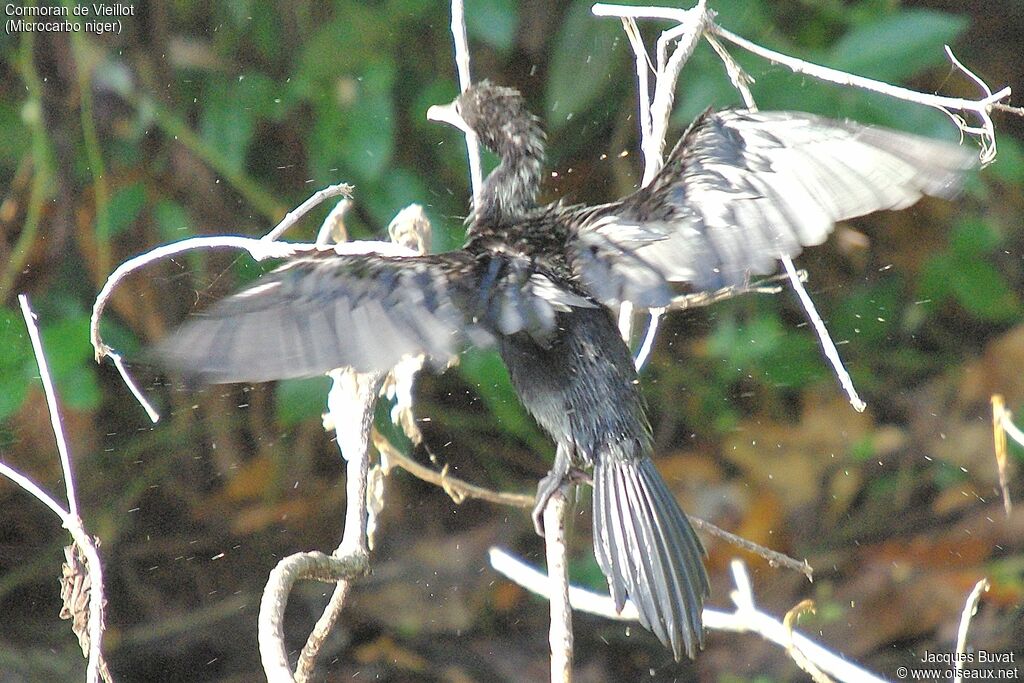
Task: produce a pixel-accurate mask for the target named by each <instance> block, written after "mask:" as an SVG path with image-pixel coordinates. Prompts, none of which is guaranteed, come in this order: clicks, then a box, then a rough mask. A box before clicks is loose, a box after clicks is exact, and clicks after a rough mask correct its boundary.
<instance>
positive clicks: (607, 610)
mask: <svg viewBox="0 0 1024 683" xmlns="http://www.w3.org/2000/svg"><path fill="white" fill-rule="evenodd" d="M488 556H489V558H490V563H491V567H493V568H494V570H495V571H497V572H498V573H500V574H502V575H503V576H505V577H506V578H508V579H509V580H510V581H512V582H514V583H516V584H517V585H519V586H522V587H523V588H525V589H526V590H528V591H530V592H531V593H535V594H537V595H540V596H541V597H544V598H548V597H549V595H550V593H549V589H550V584H549V582H548V577H547V576H546V575H545V574H544V572H542V571H540V570H539V569H537V568H535V567H532V566H530V565H529V564H526V563H525V562H523V561H522V560H520V559H518V558H516V557H515V556H513V555H511V554H510V553H508V552H507V551H505V550H502V549H500V548H491V549H490V550H489V551H488ZM731 567H732V573H733V580H734V581H735V583H736V589H735V590H734V591H732V593H731V594H730V597H731V598H732V601H733V603H734V604H735V605H736V610H735V611H733V612H724V611H721V610H715V609H710V608H705V609H704V614H703V619H704V626H705V627H706V628H708V629H709V630H714V631H728V632H734V633H756V634H757V635H759V636H761V637H762V638H764V639H765V640H767V641H769V642H771V643H774V644H776V645H778V646H779V647H781V648H783V649H785V648H787V647H790V646H791V647H796V648H799V650H800V652H801V653H802V655H803V656H804V657H806V658H807V659H808V660H809V661H811V662H813V663H814V665H815V666H817V667H818V668H819V669H821V671H823V672H825V673H827V674H829V675H831V676H833V677H835V678H836V679H837V680H840V681H850V682H855V683H861V682H864V683H884V682H885V679H882V678H879V677H878V676H876V675H875V674H873V673H871V672H870V671H867V670H866V669H863V668H861V667H859V666H857V665H856V664H854V663H852V662H850V661H849V660H847V659H845V658H844V657H843V656H842V655H839V654H837V653H834V652H832V651H831V650H828V649H827V648H825V647H823V646H821V645H819V644H818V643H816V642H814V641H813V640H811V639H810V638H808V637H807V636H805V635H803V634H802V633H799V632H797V631H793V630H792V629H790V628H787V626H786V625H785V624H784V623H783V622H782V621H781V620H779V619H778V618H776V617H774V616H772V615H770V614H767V613H765V612H762V611H760V610H759V609H758V608H757V605H756V604H755V601H754V591H753V586H752V585H751V582H750V576H749V575H748V574H747V570H746V565H744V564H743V562H742V561H741V560H733V561H732V565H731ZM569 602H570V604H571V605H572V608H573V609H576V610H579V611H581V612H586V613H588V614H595V615H597V616H601V617H606V618H608V619H614V620H616V621H636V620H637V618H638V614H637V611H636V607H634V606H633V603H631V602H630V601H628V600H627V601H626V605H625V607H624V608H623V610H622V612H621V613H618V612H616V611H615V603H614V601H613V600H612V599H611V597H610V596H608V595H601V594H598V593H594V592H592V591H588V590H586V589H583V588H579V587H577V586H570V587H569Z"/></svg>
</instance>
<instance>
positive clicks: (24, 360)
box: [0, 308, 32, 420]
mask: <svg viewBox="0 0 1024 683" xmlns="http://www.w3.org/2000/svg"><path fill="white" fill-rule="evenodd" d="M0 348H2V349H3V353H0V420H3V419H5V418H7V417H9V416H10V415H12V414H13V413H15V412H16V411H17V410H18V408H20V407H21V404H22V402H23V401H24V400H25V392H26V391H27V389H28V383H29V380H30V379H31V367H32V346H31V344H30V343H29V339H28V332H27V331H26V330H25V322H24V320H23V319H22V317H21V313H20V312H19V311H13V310H11V309H8V308H0Z"/></svg>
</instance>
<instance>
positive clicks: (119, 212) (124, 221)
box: [107, 182, 146, 236]
mask: <svg viewBox="0 0 1024 683" xmlns="http://www.w3.org/2000/svg"><path fill="white" fill-rule="evenodd" d="M145 205H146V187H145V186H144V185H143V184H142V183H141V182H139V183H132V184H131V185H127V186H125V187H122V188H120V189H119V190H118V191H117V192H115V193H114V196H112V197H111V198H110V204H109V205H108V208H107V210H108V211H109V216H110V235H111V236H117V235H120V234H121V233H123V232H124V231H125V230H127V229H128V228H129V227H130V226H131V225H132V223H134V222H135V221H136V220H137V219H138V217H139V213H140V212H141V211H142V207H143V206H145Z"/></svg>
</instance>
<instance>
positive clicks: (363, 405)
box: [281, 368, 386, 682]
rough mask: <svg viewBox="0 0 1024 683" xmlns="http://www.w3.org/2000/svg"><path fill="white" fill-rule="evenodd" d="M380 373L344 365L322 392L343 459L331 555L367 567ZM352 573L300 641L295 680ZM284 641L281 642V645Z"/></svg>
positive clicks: (307, 667)
mask: <svg viewBox="0 0 1024 683" xmlns="http://www.w3.org/2000/svg"><path fill="white" fill-rule="evenodd" d="M385 374H386V373H383V372H373V373H358V372H355V371H354V370H351V369H349V368H345V369H341V370H334V371H332V372H331V373H330V375H331V380H332V381H333V383H332V386H331V391H330V393H329V394H328V395H327V410H328V416H327V419H326V420H325V427H327V428H329V429H333V430H334V433H335V435H336V437H337V442H338V448H339V449H340V450H341V456H342V458H344V459H345V462H346V472H345V529H344V531H343V532H342V538H341V544H340V545H339V546H338V548H337V549H336V550H335V551H334V553H333V555H332V557H333V558H334V559H335V560H337V561H338V562H342V563H346V564H359V563H362V564H364V565H365V566H367V567H368V566H369V556H370V547H369V542H368V541H367V533H366V530H367V524H368V521H367V499H366V491H367V479H368V476H369V470H370V430H371V427H372V425H373V412H374V411H373V409H374V406H375V405H376V403H377V395H378V394H379V393H380V388H381V386H382V385H383V384H384V376H385ZM352 578H355V577H353V576H344V577H343V578H342V579H341V580H339V581H338V582H337V585H335V587H334V592H333V593H332V594H331V597H330V599H329V600H328V601H327V605H326V606H325V607H324V611H323V613H322V614H321V616H320V618H319V619H318V620H317V622H316V625H315V626H314V627H313V630H312V631H311V632H310V634H309V637H308V638H307V639H306V644H305V646H304V647H303V648H302V652H301V653H299V659H298V662H297V663H296V666H295V680H296V681H300V682H304V681H308V680H310V679H311V678H312V676H313V671H314V669H315V668H316V659H317V656H318V655H319V654H320V649H321V648H322V647H323V644H324V642H325V641H326V640H327V636H328V635H330V633H331V629H333V628H334V624H335V622H336V621H337V619H338V616H339V615H340V614H341V611H342V609H343V608H344V606H345V599H346V598H347V597H348V593H349V590H350V587H351V579H352ZM283 646H284V644H283V643H281V647H282V649H283Z"/></svg>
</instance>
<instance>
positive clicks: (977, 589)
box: [953, 579, 989, 683]
mask: <svg viewBox="0 0 1024 683" xmlns="http://www.w3.org/2000/svg"><path fill="white" fill-rule="evenodd" d="M988 588H989V582H988V579H982V580H981V581H979V582H978V583H976V584H974V588H972V589H971V592H970V594H969V595H968V596H967V602H966V603H964V611H963V613H962V614H961V615H960V626H959V628H957V630H956V653H957V655H959V656H958V657H956V661H955V662H954V664H953V667H954V668H955V670H956V676H955V677H954V678H953V683H962V681H963V680H964V673H963V672H964V660H965V659H966V657H964V653H966V652H967V630H968V629H969V628H970V626H971V618H972V617H973V616H974V615H975V614H977V613H978V601H979V600H981V594H982V593H984V592H986V591H987V590H988Z"/></svg>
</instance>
